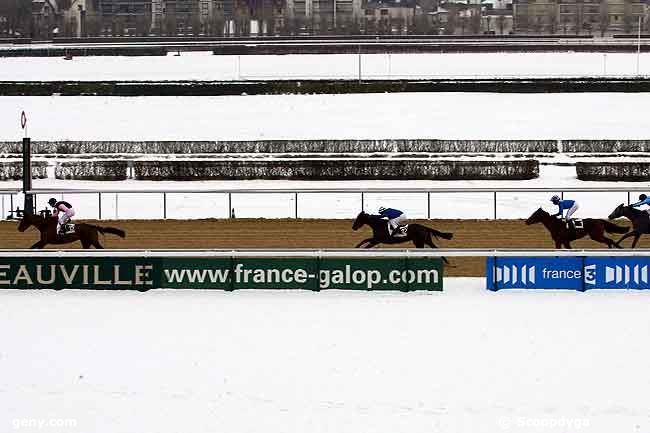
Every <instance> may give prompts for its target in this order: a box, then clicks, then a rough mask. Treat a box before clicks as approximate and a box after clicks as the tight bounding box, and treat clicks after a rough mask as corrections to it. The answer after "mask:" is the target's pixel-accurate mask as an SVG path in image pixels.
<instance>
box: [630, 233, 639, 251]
mask: <svg viewBox="0 0 650 433" xmlns="http://www.w3.org/2000/svg"><path fill="white" fill-rule="evenodd" d="M640 238H641V233H637V234H635V235H634V240H633V241H632V248H634V247H636V243H637V242H639V239H640Z"/></svg>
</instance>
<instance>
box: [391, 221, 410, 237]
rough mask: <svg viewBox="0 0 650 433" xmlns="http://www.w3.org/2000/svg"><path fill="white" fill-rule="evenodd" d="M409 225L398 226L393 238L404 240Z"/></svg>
mask: <svg viewBox="0 0 650 433" xmlns="http://www.w3.org/2000/svg"><path fill="white" fill-rule="evenodd" d="M408 228H409V225H408V224H406V225H403V226H398V227H397V230H395V233H394V234H393V237H395V238H403V237H404V236H406V231H407V230H408Z"/></svg>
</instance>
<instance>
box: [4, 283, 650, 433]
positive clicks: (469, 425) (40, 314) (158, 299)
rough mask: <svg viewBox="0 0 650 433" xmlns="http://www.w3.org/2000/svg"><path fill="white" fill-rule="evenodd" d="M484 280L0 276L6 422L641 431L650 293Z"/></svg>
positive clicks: (648, 374) (648, 380) (122, 428)
mask: <svg viewBox="0 0 650 433" xmlns="http://www.w3.org/2000/svg"><path fill="white" fill-rule="evenodd" d="M484 284H485V283H484V280H483V279H469V278H466V279H460V278H459V279H449V280H446V281H445V285H446V287H445V292H442V293H433V292H414V293H408V294H404V293H400V292H383V293H380V292H341V291H329V292H328V291H324V292H320V293H313V292H300V291H294V292H288V291H282V292H270V291H238V292H233V293H227V292H221V291H214V292H212V291H178V290H177V291H169V290H161V291H151V292H148V293H144V294H143V293H133V292H132V293H129V292H110V291H105V292H93V291H75V290H70V291H62V292H53V291H12V290H3V291H1V292H0V329H3V330H4V332H3V333H2V347H1V348H0V368H1V371H2V372H3V373H4V374H2V375H0V428H1V429H2V431H6V432H13V431H15V432H30V433H32V432H57V433H58V432H60V433H76V432H79V433H82V432H83V433H86V432H95V433H103V432H106V433H109V432H110V433H131V432H156V433H167V432H169V433H171V432H192V433H201V432H215V431H227V432H230V433H238V432H255V431H269V432H285V433H293V432H295V433H303V432H313V433H318V432H337V433H346V432H349V433H359V432H367V433H382V432H385V433H394V432H410V433H418V432H423V433H431V432H445V433H446V432H449V433H495V432H497V433H498V432H523V431H525V432H530V433H534V432H540V433H542V432H543V433H554V432H558V433H559V432H598V433H606V432H612V431H626V432H644V431H648V430H650V408H649V406H648V401H647V398H646V397H647V390H648V388H649V387H650V370H649V369H648V368H647V359H648V356H650V352H649V349H648V345H647V335H648V332H650V316H649V315H648V314H647V303H648V302H649V301H650V293H649V292H647V291H645V292H641V291H639V292H636V291H630V292H628V291H589V292H586V293H576V292H559V291H558V292H553V291H538V292H523V291H505V290H504V291H501V292H497V293H492V292H488V291H486V290H484ZM39 422H43V423H52V424H57V423H59V424H63V423H66V424H67V425H68V426H67V427H65V428H57V427H54V426H49V427H48V426H46V427H42V428H39V427H38V424H37V423H39ZM28 423H32V425H33V426H32V427H27V425H28Z"/></svg>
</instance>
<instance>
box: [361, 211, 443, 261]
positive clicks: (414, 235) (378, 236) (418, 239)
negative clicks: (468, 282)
mask: <svg viewBox="0 0 650 433" xmlns="http://www.w3.org/2000/svg"><path fill="white" fill-rule="evenodd" d="M366 224H367V225H368V226H370V228H371V229H372V237H371V238H366V239H364V240H362V241H361V242H359V243H358V244H357V246H356V247H355V248H360V247H361V246H362V245H365V248H372V247H374V246H375V245H378V244H401V243H403V242H408V241H412V242H413V244H414V245H415V248H424V246H425V245H428V246H430V247H431V248H438V247H437V246H436V245H435V244H434V243H433V239H432V236H435V237H436V238H439V237H440V238H443V239H451V238H453V237H454V234H453V233H445V232H439V231H438V230H435V229H432V228H429V227H427V226H423V225H422V224H409V225H408V228H407V229H406V234H405V235H404V236H397V237H396V236H390V235H389V234H388V226H387V221H386V220H385V219H382V218H381V217H380V216H378V215H370V214H368V213H366V212H363V211H361V212H360V213H359V215H357V218H356V219H355V220H354V223H353V224H352V230H355V231H356V230H359V228H361V227H362V226H364V225H366ZM442 259H443V260H444V261H445V263H449V262H447V259H445V258H444V257H443V258H442Z"/></svg>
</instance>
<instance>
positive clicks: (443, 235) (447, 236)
mask: <svg viewBox="0 0 650 433" xmlns="http://www.w3.org/2000/svg"><path fill="white" fill-rule="evenodd" d="M427 230H429V233H431V234H432V235H434V236H435V237H437V238H443V239H447V240H450V239H452V238H453V237H454V234H453V233H446V232H439V231H438V230H436V229H432V228H431V227H427Z"/></svg>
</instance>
